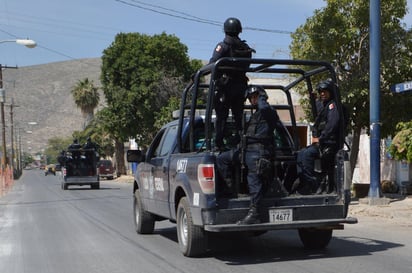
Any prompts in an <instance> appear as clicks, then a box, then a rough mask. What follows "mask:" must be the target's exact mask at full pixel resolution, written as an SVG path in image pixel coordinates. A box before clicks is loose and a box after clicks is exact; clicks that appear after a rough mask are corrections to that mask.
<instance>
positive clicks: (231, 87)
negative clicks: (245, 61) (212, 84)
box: [210, 35, 254, 148]
mask: <svg viewBox="0 0 412 273" xmlns="http://www.w3.org/2000/svg"><path fill="white" fill-rule="evenodd" d="M253 51H254V50H253V49H251V48H250V47H249V46H248V45H247V44H246V42H245V41H242V40H240V39H239V37H237V36H230V35H226V36H225V39H224V40H223V41H222V42H220V43H218V44H217V45H216V47H215V50H214V51H213V55H212V58H210V63H212V62H215V61H217V60H219V59H220V58H223V57H240V58H251V57H252V52H253ZM244 69H247V67H244ZM245 74H246V72H244V71H228V72H225V73H224V74H223V73H221V75H218V79H217V82H216V94H215V100H214V104H215V110H216V146H217V147H219V148H223V146H224V141H223V138H224V129H225V123H226V119H227V117H228V114H229V109H232V114H233V117H234V119H235V126H236V129H237V131H241V130H242V116H243V102H244V98H243V94H244V91H245V90H246V88H247V82H248V78H247V77H246V75H245Z"/></svg>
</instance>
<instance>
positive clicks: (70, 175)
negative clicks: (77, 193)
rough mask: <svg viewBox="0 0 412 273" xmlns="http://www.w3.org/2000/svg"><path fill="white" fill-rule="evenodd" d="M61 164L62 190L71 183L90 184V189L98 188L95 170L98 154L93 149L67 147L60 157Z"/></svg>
mask: <svg viewBox="0 0 412 273" xmlns="http://www.w3.org/2000/svg"><path fill="white" fill-rule="evenodd" d="M60 161H61V162H60V164H62V166H63V167H62V183H61V187H62V189H63V190H67V189H68V187H69V186H71V185H77V186H84V185H90V187H91V188H92V189H99V188H100V179H99V174H98V171H97V161H98V154H97V151H96V150H95V149H83V148H79V149H68V150H67V151H66V152H65V154H64V155H63V157H61V159H60Z"/></svg>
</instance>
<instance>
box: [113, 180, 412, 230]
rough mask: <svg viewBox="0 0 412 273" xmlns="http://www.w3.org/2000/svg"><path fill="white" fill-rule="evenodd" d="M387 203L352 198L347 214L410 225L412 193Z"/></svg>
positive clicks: (393, 196) (389, 198)
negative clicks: (376, 203) (374, 203)
mask: <svg viewBox="0 0 412 273" xmlns="http://www.w3.org/2000/svg"><path fill="white" fill-rule="evenodd" d="M115 181H118V182H124V183H132V182H133V176H131V175H123V176H121V177H118V178H116V179H115ZM384 198H386V199H387V201H389V202H388V204H385V205H369V203H368V198H360V199H358V198H354V199H353V200H352V202H351V204H350V206H349V216H353V217H358V218H360V217H372V218H380V219H383V220H387V221H391V222H393V223H396V224H401V225H407V226H411V227H412V195H409V196H405V195H385V196H384Z"/></svg>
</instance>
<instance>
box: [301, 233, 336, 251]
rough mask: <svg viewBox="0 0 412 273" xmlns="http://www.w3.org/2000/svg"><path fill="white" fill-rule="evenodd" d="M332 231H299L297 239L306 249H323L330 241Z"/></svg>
mask: <svg viewBox="0 0 412 273" xmlns="http://www.w3.org/2000/svg"><path fill="white" fill-rule="evenodd" d="M332 233H333V230H332V229H311V228H301V229H299V237H300V240H301V242H302V244H303V246H304V247H305V248H307V249H324V248H325V247H327V246H328V244H329V242H330V240H331V239H332Z"/></svg>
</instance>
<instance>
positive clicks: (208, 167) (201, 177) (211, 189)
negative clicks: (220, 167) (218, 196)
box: [197, 164, 215, 194]
mask: <svg viewBox="0 0 412 273" xmlns="http://www.w3.org/2000/svg"><path fill="white" fill-rule="evenodd" d="M197 181H199V185H200V188H201V189H202V192H203V193H206V194H208V193H209V194H212V193H215V166H214V165H213V164H199V165H198V166H197Z"/></svg>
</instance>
